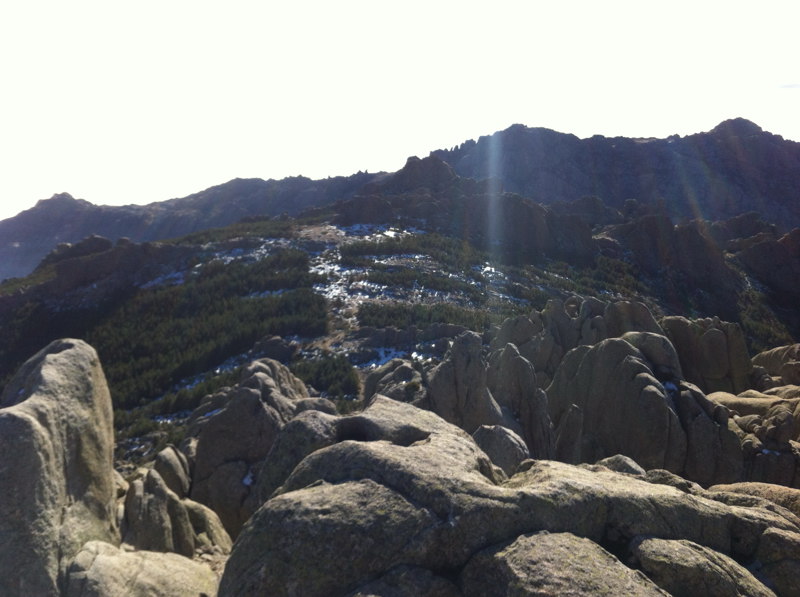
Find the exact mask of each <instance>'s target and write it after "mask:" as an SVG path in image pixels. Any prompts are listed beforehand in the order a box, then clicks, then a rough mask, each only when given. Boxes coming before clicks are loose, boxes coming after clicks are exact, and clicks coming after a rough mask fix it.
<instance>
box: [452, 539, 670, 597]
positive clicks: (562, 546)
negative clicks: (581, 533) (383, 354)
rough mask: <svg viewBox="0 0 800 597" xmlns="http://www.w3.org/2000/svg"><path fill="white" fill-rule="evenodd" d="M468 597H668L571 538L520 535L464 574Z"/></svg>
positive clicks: (598, 549) (585, 541) (607, 556)
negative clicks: (571, 596) (558, 596)
mask: <svg viewBox="0 0 800 597" xmlns="http://www.w3.org/2000/svg"><path fill="white" fill-rule="evenodd" d="M461 584H462V586H463V587H464V595H465V597H480V596H483V595H507V596H509V597H511V596H513V597H525V596H528V595H529V596H531V597H533V596H537V595H659V596H661V595H667V593H665V592H664V591H662V590H661V589H659V588H658V586H657V585H656V584H654V583H653V582H652V581H651V580H650V579H649V578H647V577H646V576H645V575H644V574H642V573H641V572H637V571H634V570H631V569H630V568H628V567H627V566H625V565H624V564H623V563H622V562H620V561H619V560H618V559H617V558H616V557H614V556H613V555H611V554H610V553H609V552H607V551H606V550H605V549H603V548H602V547H600V546H599V545H597V544H596V543H594V542H593V541H590V540H589V539H584V538H582V537H576V536H575V535H572V534H570V533H553V534H550V533H546V532H543V533H537V534H532V535H522V536H520V537H518V538H517V539H515V540H514V541H512V542H511V543H509V544H503V545H500V546H496V547H491V548H488V549H485V550H483V551H480V552H478V553H477V554H475V555H474V556H473V557H472V559H471V560H470V561H469V563H467V565H466V566H465V568H464V571H463V572H462V573H461Z"/></svg>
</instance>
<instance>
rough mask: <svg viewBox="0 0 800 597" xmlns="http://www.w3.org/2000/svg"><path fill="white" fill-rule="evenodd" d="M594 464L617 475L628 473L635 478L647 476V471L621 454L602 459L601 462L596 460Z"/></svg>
mask: <svg viewBox="0 0 800 597" xmlns="http://www.w3.org/2000/svg"><path fill="white" fill-rule="evenodd" d="M595 464H599V465H600V466H604V467H606V468H607V469H609V470H612V471H616V472H618V473H628V474H629V475H637V476H644V475H646V474H647V471H645V470H644V469H643V468H642V467H641V466H639V465H638V464H636V461H635V460H634V459H633V458H630V457H629V456H623V455H622V454H615V455H614V456H609V457H608V458H603V459H602V460H598V461H597V462H596V463H595Z"/></svg>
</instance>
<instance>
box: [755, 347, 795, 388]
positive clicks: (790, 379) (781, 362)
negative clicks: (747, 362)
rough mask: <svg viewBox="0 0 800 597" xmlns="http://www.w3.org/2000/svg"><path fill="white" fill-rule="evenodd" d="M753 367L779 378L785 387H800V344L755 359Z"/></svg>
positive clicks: (769, 351) (764, 353)
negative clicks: (762, 369)
mask: <svg viewBox="0 0 800 597" xmlns="http://www.w3.org/2000/svg"><path fill="white" fill-rule="evenodd" d="M753 365H757V366H759V367H764V369H765V370H766V372H767V373H768V374H769V375H771V376H773V377H779V378H780V381H781V383H782V384H783V385H800V344H790V345H788V346H779V347H777V348H773V349H772V350H766V351H764V352H760V353H758V354H757V355H756V356H754V357H753Z"/></svg>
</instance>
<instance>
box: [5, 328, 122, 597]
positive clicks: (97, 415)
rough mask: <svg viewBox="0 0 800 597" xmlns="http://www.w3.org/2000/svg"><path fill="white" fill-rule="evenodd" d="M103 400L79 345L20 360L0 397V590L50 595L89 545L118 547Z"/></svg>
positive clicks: (96, 366) (104, 391)
mask: <svg viewBox="0 0 800 597" xmlns="http://www.w3.org/2000/svg"><path fill="white" fill-rule="evenodd" d="M113 451H114V430H113V423H112V408H111V398H110V396H109V392H108V386H107V384H106V379H105V376H104V374H103V370H102V368H101V366H100V362H99V360H98V358H97V354H96V353H95V351H94V349H92V348H91V347H90V346H89V345H88V344H86V343H84V342H82V341H80V340H60V341H56V342H53V343H52V344H50V345H49V346H47V347H46V348H44V349H43V350H42V351H40V352H39V353H38V354H36V355H35V356H33V357H32V358H31V359H30V360H28V361H27V362H26V363H25V364H24V365H23V366H22V368H21V369H20V370H19V372H18V373H17V375H16V376H15V377H14V378H13V379H12V381H11V382H10V383H9V384H8V385H7V386H6V388H5V391H4V392H3V395H2V398H0V454H2V455H3V457H2V458H1V459H0V594H2V595H8V596H9V597H12V596H16V595H19V596H20V597H27V596H29V595H42V596H47V595H58V594H59V584H60V583H61V582H62V581H63V579H64V571H65V569H66V567H67V566H68V565H69V562H70V561H71V559H72V558H73V557H74V556H75V555H76V554H77V553H78V551H80V549H81V548H82V546H83V545H84V543H86V542H87V541H91V540H100V541H106V542H108V543H111V544H118V543H119V530H118V528H117V522H116V521H117V519H116V507H115V498H116V485H115V480H114V475H113V466H112V462H113Z"/></svg>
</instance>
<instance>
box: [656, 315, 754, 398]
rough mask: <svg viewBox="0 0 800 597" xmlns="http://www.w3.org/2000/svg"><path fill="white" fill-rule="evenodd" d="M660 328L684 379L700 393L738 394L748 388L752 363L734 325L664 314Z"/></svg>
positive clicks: (717, 319)
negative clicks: (675, 357)
mask: <svg viewBox="0 0 800 597" xmlns="http://www.w3.org/2000/svg"><path fill="white" fill-rule="evenodd" d="M661 327H663V328H664V332H665V334H666V336H667V337H668V338H669V339H670V341H671V342H672V344H673V345H674V346H675V350H677V352H678V357H679V358H680V362H681V367H682V369H683V373H684V375H685V376H686V380H687V381H690V382H692V383H693V384H695V385H697V386H698V387H699V388H700V389H701V390H702V391H703V392H706V393H711V392H720V391H721V392H731V393H733V394H738V393H739V392H744V391H745V390H747V389H749V388H751V387H752V383H751V375H752V373H753V363H752V362H751V360H750V355H749V354H748V352H747V344H746V342H745V339H744V334H743V333H742V330H741V328H740V327H739V326H738V324H735V323H728V322H724V321H720V320H719V318H716V317H715V318H708V319H694V320H689V319H686V318H685V317H665V318H664V319H663V320H662V321H661Z"/></svg>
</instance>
